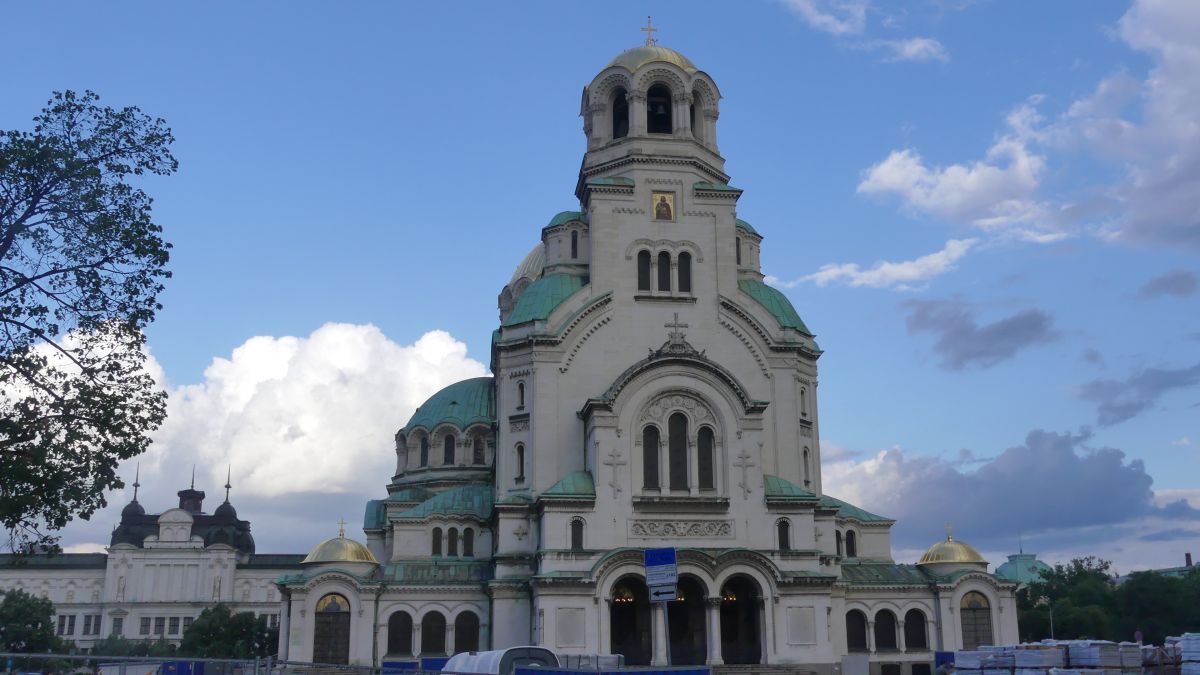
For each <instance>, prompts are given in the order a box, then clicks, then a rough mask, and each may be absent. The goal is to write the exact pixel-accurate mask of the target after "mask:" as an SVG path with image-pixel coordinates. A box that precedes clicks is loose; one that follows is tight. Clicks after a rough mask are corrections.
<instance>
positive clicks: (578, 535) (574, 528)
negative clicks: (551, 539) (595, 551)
mask: <svg viewBox="0 0 1200 675" xmlns="http://www.w3.org/2000/svg"><path fill="white" fill-rule="evenodd" d="M571 550H572V551H582V550H583V518H574V519H572V520H571Z"/></svg>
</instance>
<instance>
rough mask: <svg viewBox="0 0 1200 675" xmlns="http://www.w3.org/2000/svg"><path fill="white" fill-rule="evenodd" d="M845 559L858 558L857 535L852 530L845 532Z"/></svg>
mask: <svg viewBox="0 0 1200 675" xmlns="http://www.w3.org/2000/svg"><path fill="white" fill-rule="evenodd" d="M846 557H847V558H857V557H858V535H857V534H855V533H854V530H846Z"/></svg>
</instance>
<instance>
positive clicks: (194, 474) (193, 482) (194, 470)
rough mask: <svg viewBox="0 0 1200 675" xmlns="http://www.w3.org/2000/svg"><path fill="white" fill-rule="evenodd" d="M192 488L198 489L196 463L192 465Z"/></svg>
mask: <svg viewBox="0 0 1200 675" xmlns="http://www.w3.org/2000/svg"><path fill="white" fill-rule="evenodd" d="M192 489H193V490H195V489H196V465H195V464H193V465H192Z"/></svg>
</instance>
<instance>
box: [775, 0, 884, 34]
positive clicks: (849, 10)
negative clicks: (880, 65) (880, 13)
mask: <svg viewBox="0 0 1200 675" xmlns="http://www.w3.org/2000/svg"><path fill="white" fill-rule="evenodd" d="M783 2H784V4H785V5H787V7H788V8H789V9H791V10H792V12H794V13H795V14H796V15H797V16H799V17H800V18H801V19H803V20H804V22H805V23H807V24H808V25H809V26H811V27H813V28H815V29H817V30H819V31H824V32H826V33H830V34H832V35H856V34H858V33H861V32H862V31H863V28H864V27H865V26H866V23H867V3H866V2H865V1H864V0H783Z"/></svg>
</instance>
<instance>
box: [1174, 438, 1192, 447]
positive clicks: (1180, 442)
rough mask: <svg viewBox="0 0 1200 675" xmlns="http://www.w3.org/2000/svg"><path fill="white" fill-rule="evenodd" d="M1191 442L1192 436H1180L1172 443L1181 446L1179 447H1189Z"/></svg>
mask: <svg viewBox="0 0 1200 675" xmlns="http://www.w3.org/2000/svg"><path fill="white" fill-rule="evenodd" d="M1191 444H1192V439H1191V437H1190V436H1181V437H1180V438H1176V439H1175V440H1173V441H1171V445H1175V446H1179V447H1187V446H1189V445H1191Z"/></svg>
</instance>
